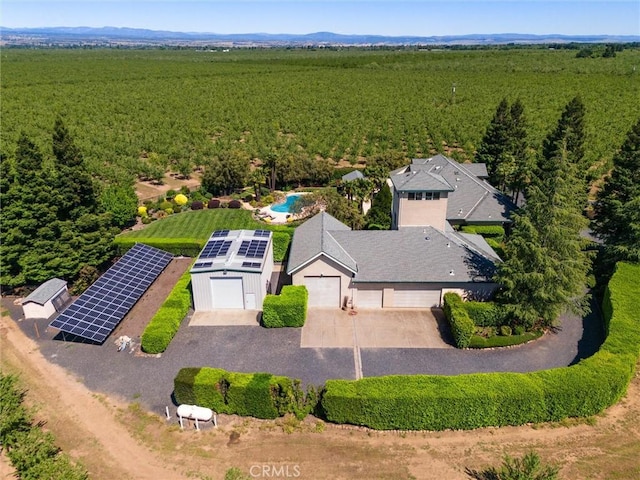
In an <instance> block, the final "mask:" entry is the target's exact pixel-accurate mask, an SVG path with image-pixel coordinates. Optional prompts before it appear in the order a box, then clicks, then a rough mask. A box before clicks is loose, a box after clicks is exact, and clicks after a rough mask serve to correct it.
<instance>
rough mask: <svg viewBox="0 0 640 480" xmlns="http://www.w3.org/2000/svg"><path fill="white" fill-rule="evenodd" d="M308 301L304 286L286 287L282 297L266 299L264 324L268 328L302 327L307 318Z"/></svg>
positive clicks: (281, 294) (263, 307)
mask: <svg viewBox="0 0 640 480" xmlns="http://www.w3.org/2000/svg"><path fill="white" fill-rule="evenodd" d="M308 299H309V293H308V292H307V287H305V286H304V285H285V286H284V287H282V292H281V293H280V295H267V296H266V297H265V299H264V302H263V303H262V324H263V325H264V326H265V327H267V328H279V327H302V326H303V325H304V322H305V320H306V318H307V301H308Z"/></svg>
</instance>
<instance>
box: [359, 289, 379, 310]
mask: <svg viewBox="0 0 640 480" xmlns="http://www.w3.org/2000/svg"><path fill="white" fill-rule="evenodd" d="M356 307H357V308H382V290H380V289H367V288H360V287H358V290H356Z"/></svg>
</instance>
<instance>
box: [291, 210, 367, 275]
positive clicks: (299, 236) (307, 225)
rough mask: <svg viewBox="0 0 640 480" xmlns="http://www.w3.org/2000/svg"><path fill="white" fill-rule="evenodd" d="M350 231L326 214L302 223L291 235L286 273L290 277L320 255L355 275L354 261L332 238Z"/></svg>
mask: <svg viewBox="0 0 640 480" xmlns="http://www.w3.org/2000/svg"><path fill="white" fill-rule="evenodd" d="M350 230H351V229H350V228H349V227H347V226H346V225H345V224H344V223H342V222H340V221H338V220H336V219H335V218H334V217H332V216H331V215H329V214H328V213H326V212H320V213H318V214H317V215H315V216H313V217H312V218H310V219H309V220H307V221H306V222H304V223H303V224H302V225H300V226H299V227H298V228H296V230H295V232H294V234H293V241H292V242H291V252H290V253H289V262H288V264H287V273H288V274H289V275H291V274H292V273H294V272H295V271H296V270H298V269H300V268H301V267H303V266H304V265H306V264H308V263H309V262H311V261H312V260H314V259H316V258H317V257H319V256H321V255H324V256H325V257H327V258H330V259H331V260H333V261H335V262H337V263H339V264H340V265H342V266H343V267H345V268H346V269H347V270H350V271H352V272H354V273H355V272H356V271H357V270H358V265H357V264H356V261H355V260H354V259H353V258H352V257H351V256H350V255H349V253H347V251H346V250H345V249H344V248H343V247H342V246H341V245H340V244H339V243H338V242H337V241H336V239H335V238H334V235H335V234H336V233H337V232H341V231H350Z"/></svg>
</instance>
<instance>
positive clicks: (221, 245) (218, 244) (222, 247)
mask: <svg viewBox="0 0 640 480" xmlns="http://www.w3.org/2000/svg"><path fill="white" fill-rule="evenodd" d="M232 243H233V242H231V241H230V240H210V241H208V242H207V244H206V245H205V246H204V248H203V249H202V253H201V254H200V258H216V257H224V256H225V255H226V254H227V252H228V251H229V248H230V247H231V244H232Z"/></svg>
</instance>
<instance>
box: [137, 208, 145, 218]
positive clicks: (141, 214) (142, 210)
mask: <svg viewBox="0 0 640 480" xmlns="http://www.w3.org/2000/svg"><path fill="white" fill-rule="evenodd" d="M138 216H140V217H146V216H147V207H145V206H143V205H141V206H139V207H138Z"/></svg>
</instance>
